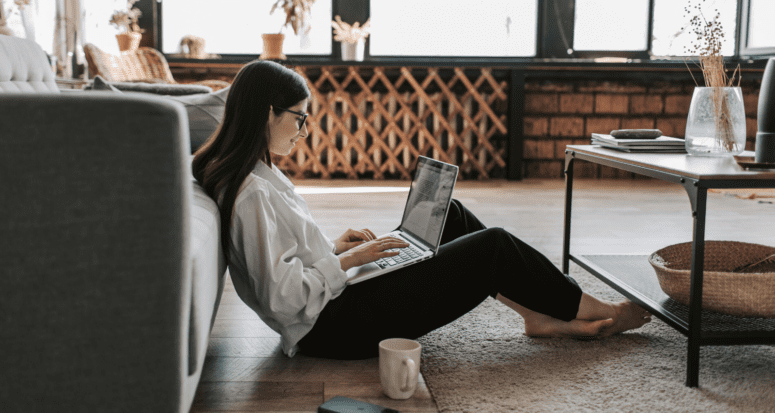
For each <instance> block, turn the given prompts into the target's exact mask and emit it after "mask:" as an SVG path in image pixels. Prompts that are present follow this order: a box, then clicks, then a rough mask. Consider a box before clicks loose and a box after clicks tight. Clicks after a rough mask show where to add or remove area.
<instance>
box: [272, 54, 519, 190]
mask: <svg viewBox="0 0 775 413" xmlns="http://www.w3.org/2000/svg"><path fill="white" fill-rule="evenodd" d="M294 69H295V70H296V72H298V73H299V74H300V75H302V76H303V77H304V78H305V79H306V80H307V83H308V84H309V86H310V91H311V92H312V97H311V99H310V105H309V112H310V116H309V118H308V119H307V128H308V130H309V132H310V136H309V137H308V138H307V139H306V140H305V141H299V142H298V143H297V144H296V147H295V148H294V149H293V151H292V152H291V154H290V156H287V157H283V158H282V159H278V160H277V161H278V167H279V168H280V169H283V170H284V171H286V173H288V174H290V175H291V176H292V177H294V178H337V177H342V178H344V177H346V178H350V179H356V178H373V179H411V171H413V169H414V166H415V164H416V162H417V157H418V156H420V155H423V156H428V157H431V158H434V159H439V160H442V161H444V162H448V163H452V164H456V165H458V166H459V167H460V171H461V176H460V178H462V179H465V178H469V179H488V178H503V177H505V175H506V172H505V171H506V153H507V132H508V131H507V122H506V111H507V95H508V83H507V82H506V80H496V79H495V77H494V76H493V74H492V72H491V70H490V69H489V68H476V69H475V70H472V69H467V71H468V72H469V73H466V72H465V71H464V70H463V69H462V68H451V69H441V70H440V69H439V68H434V67H430V68H408V67H401V68H387V67H358V66H341V67H340V66H323V67H310V66H298V67H295V68H294ZM440 71H443V72H444V73H443V74H442V73H440ZM471 72H475V73H476V74H475V75H474V76H472V75H471Z"/></svg>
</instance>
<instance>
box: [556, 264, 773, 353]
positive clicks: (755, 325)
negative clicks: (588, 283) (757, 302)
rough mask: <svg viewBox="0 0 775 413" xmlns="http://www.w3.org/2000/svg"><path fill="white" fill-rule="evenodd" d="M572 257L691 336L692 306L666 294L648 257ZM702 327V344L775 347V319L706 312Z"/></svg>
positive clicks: (625, 294)
mask: <svg viewBox="0 0 775 413" xmlns="http://www.w3.org/2000/svg"><path fill="white" fill-rule="evenodd" d="M570 258H571V260H572V261H573V262H575V263H576V264H578V265H579V266H581V267H582V268H584V269H585V270H587V271H589V272H590V273H592V274H593V275H594V276H596V277H597V278H599V279H600V280H602V281H603V282H605V283H606V284H608V285H610V286H611V287H612V288H614V289H615V290H617V291H619V292H620V293H622V294H623V295H624V296H626V297H627V298H629V299H631V300H633V301H635V302H637V303H638V304H640V305H642V306H644V307H646V308H648V309H649V311H650V312H651V313H652V314H653V315H654V316H656V317H659V318H660V319H661V320H663V321H665V322H666V323H667V324H669V325H670V326H672V327H673V328H675V329H676V330H678V331H679V332H681V333H682V334H684V335H686V336H688V335H689V307H688V306H686V305H683V304H681V303H679V302H677V301H675V300H673V299H672V298H670V297H668V296H667V294H665V293H664V292H663V291H662V289H661V288H660V286H659V281H658V280H657V276H656V273H655V272H654V269H653V268H652V267H651V264H649V262H648V255H625V254H598V255H581V256H574V255H571V257H570ZM701 325H702V334H701V337H702V338H701V340H700V343H701V344H705V345H735V344H775V318H756V317H737V316H732V315H726V314H721V313H717V312H713V311H703V312H702V323H701Z"/></svg>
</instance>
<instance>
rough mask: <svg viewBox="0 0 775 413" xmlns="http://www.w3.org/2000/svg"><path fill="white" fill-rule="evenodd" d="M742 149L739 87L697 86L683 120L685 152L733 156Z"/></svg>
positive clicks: (743, 148) (742, 122)
mask: <svg viewBox="0 0 775 413" xmlns="http://www.w3.org/2000/svg"><path fill="white" fill-rule="evenodd" d="M744 150H745V109H744V108H743V92H742V91H741V90H740V88H739V87H696V88H694V94H693V95H692V103H691V105H690V106H689V116H688V118H687V119H686V152H688V153H689V155H695V156H732V155H737V154H739V153H741V152H743V151H744Z"/></svg>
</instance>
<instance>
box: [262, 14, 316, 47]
mask: <svg viewBox="0 0 775 413" xmlns="http://www.w3.org/2000/svg"><path fill="white" fill-rule="evenodd" d="M313 3H315V0H277V1H276V2H275V3H274V5H272V10H271V11H270V12H269V14H274V12H275V10H277V9H278V8H282V9H283V11H285V22H284V23H283V25H282V26H280V31H279V32H278V33H271V34H262V35H261V39H262V40H263V41H264V52H263V53H261V56H259V58H261V59H286V56H285V55H284V54H283V41H284V40H285V35H284V34H283V29H284V28H285V27H286V26H289V25H290V26H291V28H293V33H294V34H296V35H298V34H299V31H300V30H304V33H309V29H310V27H309V24H308V19H309V16H310V13H311V11H312V4H313Z"/></svg>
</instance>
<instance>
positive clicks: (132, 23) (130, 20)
mask: <svg viewBox="0 0 775 413" xmlns="http://www.w3.org/2000/svg"><path fill="white" fill-rule="evenodd" d="M17 1H24V0H17ZM138 1H139V0H127V2H126V10H116V11H114V12H113V14H112V15H111V16H110V24H112V25H113V26H116V28H117V29H119V30H121V29H122V28H123V29H124V30H123V31H122V33H123V32H126V33H133V32H134V33H142V32H144V31H145V30H143V29H141V28H140V25H139V24H137V21H138V20H139V19H140V16H142V15H143V13H142V12H141V11H140V9H138V8H137V7H134V5H135V3H137V2H138Z"/></svg>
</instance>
